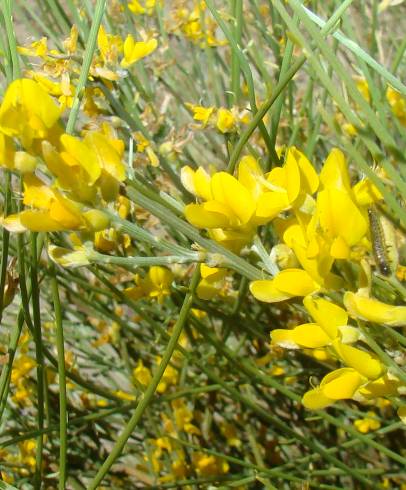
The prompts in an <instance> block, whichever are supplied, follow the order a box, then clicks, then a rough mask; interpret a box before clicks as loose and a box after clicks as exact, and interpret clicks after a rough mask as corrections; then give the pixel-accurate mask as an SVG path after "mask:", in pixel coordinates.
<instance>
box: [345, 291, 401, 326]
mask: <svg viewBox="0 0 406 490" xmlns="http://www.w3.org/2000/svg"><path fill="white" fill-rule="evenodd" d="M344 305H345V307H346V308H347V311H348V312H349V313H350V315H351V316H352V317H354V318H359V319H361V320H365V321H370V322H374V323H381V324H383V325H388V326H390V327H402V326H405V325H406V306H393V305H389V304H386V303H382V301H379V300H377V299H375V298H370V297H368V296H365V295H364V294H360V293H359V292H358V293H352V292H350V291H347V292H346V293H345V294H344Z"/></svg>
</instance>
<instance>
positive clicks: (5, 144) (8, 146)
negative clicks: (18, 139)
mask: <svg viewBox="0 0 406 490" xmlns="http://www.w3.org/2000/svg"><path fill="white" fill-rule="evenodd" d="M14 152H15V149H14V143H13V140H12V139H11V138H10V137H9V136H6V135H5V134H3V133H2V132H1V131H0V167H4V168H8V169H13V168H14Z"/></svg>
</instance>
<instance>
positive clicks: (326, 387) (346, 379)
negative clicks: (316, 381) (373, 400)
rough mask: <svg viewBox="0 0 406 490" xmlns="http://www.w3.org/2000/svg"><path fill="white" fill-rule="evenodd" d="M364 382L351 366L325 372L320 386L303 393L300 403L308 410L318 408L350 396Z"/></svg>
mask: <svg viewBox="0 0 406 490" xmlns="http://www.w3.org/2000/svg"><path fill="white" fill-rule="evenodd" d="M364 383H365V379H364V378H363V377H362V376H361V375H360V374H359V373H358V372H357V371H356V370H355V369H353V368H341V369H336V370H335V371H332V372H331V373H329V374H327V375H326V376H325V377H324V378H323V379H322V381H321V383H320V386H319V387H318V388H315V389H313V390H310V391H308V392H307V393H305V394H304V395H303V398H302V403H303V405H304V406H305V407H306V408H308V409H310V410H320V409H322V408H325V407H328V406H329V405H332V404H333V403H335V402H336V401H337V400H345V399H349V398H352V397H353V396H354V394H355V393H356V391H357V390H358V389H359V388H360V387H361V386H362V384H364Z"/></svg>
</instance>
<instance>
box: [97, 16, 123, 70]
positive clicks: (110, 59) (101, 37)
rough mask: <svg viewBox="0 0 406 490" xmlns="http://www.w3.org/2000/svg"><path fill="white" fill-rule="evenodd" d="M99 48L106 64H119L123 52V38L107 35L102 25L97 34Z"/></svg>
mask: <svg viewBox="0 0 406 490" xmlns="http://www.w3.org/2000/svg"><path fill="white" fill-rule="evenodd" d="M97 46H98V48H99V51H100V54H101V56H102V59H103V62H104V63H110V64H115V63H117V60H118V57H119V55H120V54H121V53H122V51H123V41H122V39H121V37H120V36H113V35H112V34H107V33H106V30H105V29H104V27H103V26H102V25H101V26H100V29H99V32H98V34H97Z"/></svg>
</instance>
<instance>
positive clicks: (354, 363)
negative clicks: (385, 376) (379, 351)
mask: <svg viewBox="0 0 406 490" xmlns="http://www.w3.org/2000/svg"><path fill="white" fill-rule="evenodd" d="M333 346H334V350H335V351H336V353H337V355H338V356H339V357H340V358H341V360H342V361H343V363H344V364H346V365H347V366H348V367H352V368H353V369H355V370H356V371H357V372H358V373H359V374H361V375H362V376H365V377H366V378H368V379H376V378H378V377H379V376H380V375H381V374H382V365H381V363H380V362H379V361H377V360H376V359H374V357H372V356H371V354H369V353H368V352H365V351H363V350H361V349H357V348H356V347H352V346H351V345H345V344H342V343H341V342H340V341H339V340H336V341H334V342H333Z"/></svg>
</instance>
